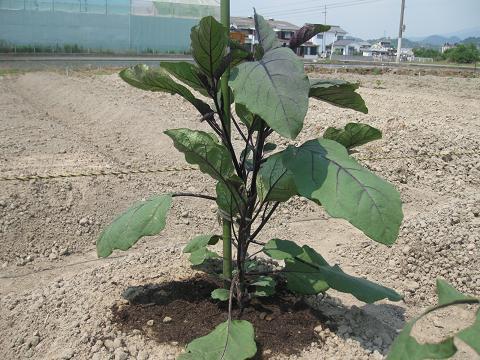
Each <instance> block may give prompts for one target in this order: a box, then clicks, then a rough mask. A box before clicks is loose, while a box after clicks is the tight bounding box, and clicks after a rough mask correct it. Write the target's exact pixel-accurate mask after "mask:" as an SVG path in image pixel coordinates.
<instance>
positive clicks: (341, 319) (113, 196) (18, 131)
mask: <svg viewBox="0 0 480 360" xmlns="http://www.w3.org/2000/svg"><path fill="white" fill-rule="evenodd" d="M311 75H315V74H311ZM337 75H338V76H334V75H320V74H318V76H325V77H330V78H331V77H337V78H345V79H348V80H350V81H359V82H360V84H361V87H360V89H359V92H360V93H361V95H362V96H363V97H364V98H365V100H366V102H367V105H368V107H369V110H370V111H369V114H368V115H363V114H359V113H356V112H353V111H351V110H347V109H339V108H335V107H332V106H330V105H328V104H324V103H320V102H317V101H312V102H311V104H310V110H309V113H308V114H307V119H306V124H305V127H304V130H303V131H302V133H301V135H300V137H299V139H298V140H297V143H301V142H302V141H304V140H307V139H310V138H313V137H317V136H321V134H322V133H323V131H324V130H325V129H326V128H327V127H328V126H337V127H340V126H343V125H345V124H346V123H348V122H352V121H361V122H365V123H368V124H371V125H373V126H376V127H378V128H380V129H381V130H382V131H383V134H384V138H383V139H382V140H380V141H377V142H374V143H371V144H368V145H366V146H363V147H362V148H360V150H359V153H357V154H355V155H354V156H356V157H357V158H358V159H360V161H361V162H362V163H363V164H364V165H365V166H367V167H369V168H370V169H371V170H372V171H374V172H376V173H377V174H379V175H380V176H382V177H384V178H386V179H387V180H389V181H390V182H392V183H393V184H394V185H395V186H396V187H397V188H398V189H399V190H400V192H401V196H402V199H403V201H404V213H405V220H404V222H403V225H402V229H401V232H400V236H399V238H398V241H397V243H396V244H395V245H394V246H392V247H389V248H387V247H385V246H381V245H378V244H376V243H374V242H372V241H370V240H369V239H367V238H366V237H365V236H364V235H363V234H362V233H361V232H359V231H357V230H356V229H354V228H352V227H351V226H349V224H348V223H346V222H344V221H341V220H337V219H331V218H330V217H329V216H328V215H327V214H326V213H325V212H323V211H322V209H320V208H318V207H317V206H316V205H313V204H311V203H309V202H308V201H305V200H302V199H298V198H295V199H292V200H290V201H289V202H287V203H286V204H282V206H281V207H280V208H279V210H278V211H277V213H276V214H275V215H274V216H273V218H272V222H271V225H269V226H268V227H267V228H266V230H265V234H264V235H263V240H268V239H269V238H271V237H273V236H279V237H281V238H285V239H292V240H295V241H298V242H299V243H302V244H308V245H309V246H312V247H313V248H315V249H316V250H317V251H319V252H320V253H321V254H322V255H324V256H325V258H326V259H327V260H328V261H329V262H330V263H338V264H339V265H340V266H341V267H342V268H343V269H344V270H345V271H348V272H349V273H351V274H353V275H356V276H365V277H367V278H369V279H370V280H373V281H377V282H380V283H382V284H384V285H386V286H389V287H392V288H394V289H395V290H397V291H398V292H400V293H402V294H404V295H405V302H401V303H390V302H388V301H382V302H379V303H378V304H374V305H365V304H363V303H360V302H358V301H356V300H355V299H354V298H352V297H351V296H348V295H345V294H341V293H338V292H334V291H331V292H329V296H327V297H325V298H321V297H318V298H317V297H308V298H306V299H305V301H306V302H307V303H309V304H310V305H311V306H312V307H314V308H315V309H316V310H317V311H320V312H321V313H322V314H323V316H324V317H325V319H327V318H328V320H325V323H321V324H320V326H319V327H318V326H317V327H316V333H317V340H315V341H311V342H310V343H309V345H308V346H306V347H305V348H304V350H303V351H302V352H301V353H300V354H299V355H291V356H290V358H302V359H377V358H378V359H381V358H382V357H383V356H384V355H385V354H386V353H387V351H388V348H389V346H390V344H391V342H392V341H393V339H394V337H395V336H396V334H397V330H398V329H400V328H401V327H402V326H403V325H404V322H405V321H406V320H408V319H410V318H412V317H413V316H415V315H417V314H418V313H419V312H421V310H422V309H424V308H425V307H426V306H428V305H431V304H433V303H435V301H436V299H435V294H434V284H435V278H436V277H442V278H444V279H446V280H447V281H449V282H451V283H453V284H454V285H455V286H456V287H457V288H458V289H459V290H461V291H464V292H466V293H470V294H472V295H477V296H479V295H480V216H479V214H480V195H479V194H480V192H479V189H480V155H479V152H478V148H479V145H480V79H479V78H460V77H436V76H400V75H393V74H384V75H382V76H375V75H354V74H337ZM0 120H1V121H0V151H1V155H0V156H1V157H0V174H1V175H2V176H9V175H19V174H35V173H38V174H63V173H82V172H86V171H94V170H99V169H112V170H117V169H122V170H123V169H139V168H142V169H144V168H162V167H166V166H173V165H183V164H185V162H184V160H183V156H182V155H181V154H179V153H177V152H176V151H175V150H174V149H173V146H172V145H171V142H170V141H169V140H168V138H167V137H166V136H165V135H163V131H164V130H166V129H169V128H178V127H193V128H198V129H205V127H204V124H202V123H200V121H199V118H198V117H197V116H196V115H195V113H194V111H193V110H192V109H191V107H190V106H189V105H188V104H187V103H186V102H184V101H182V100H181V99H179V98H178V97H175V96H170V95H166V94H155V93H148V92H142V91H140V90H136V89H133V88H131V87H129V86H127V85H126V84H124V83H123V82H122V81H121V80H120V79H119V78H118V77H117V76H116V75H108V76H97V75H88V74H87V75H85V74H74V75H72V74H70V76H66V75H64V74H59V73H47V72H39V73H28V74H25V75H19V76H5V77H0ZM237 140H238V139H237ZM275 140H276V141H278V142H280V144H281V146H280V149H281V148H283V147H284V146H286V145H287V144H289V143H290V142H288V141H286V140H285V139H280V138H277V139H275ZM213 185H214V183H213V181H211V180H210V179H209V178H208V177H206V176H204V175H202V174H201V173H199V172H198V171H181V172H159V173H152V174H142V175H123V176H99V177H75V178H65V179H55V180H49V181H43V180H42V181H41V180H31V181H26V182H20V181H15V182H13V181H9V182H4V181H2V182H0V186H1V187H0V237H1V243H2V250H1V251H0V260H1V264H2V268H1V273H0V284H1V286H0V329H1V330H0V331H1V333H0V353H1V354H3V355H4V356H3V358H5V359H20V358H33V359H70V358H73V359H111V358H112V359H129V358H131V359H173V358H174V357H175V356H176V355H177V354H178V353H179V352H180V351H181V349H182V347H181V346H180V344H175V343H173V344H172V343H171V342H170V343H168V344H159V343H158V342H157V341H156V340H155V339H153V338H152V337H150V336H146V335H145V334H144V333H142V331H135V330H140V329H129V328H123V327H122V326H120V325H119V324H116V323H115V322H114V321H113V320H114V317H113V314H112V310H111V309H112V306H114V305H115V304H117V305H115V306H119V305H118V304H120V305H121V303H118V301H121V299H122V296H121V295H122V293H123V292H124V291H125V290H126V289H127V288H130V287H132V286H141V285H145V284H157V285H159V286H161V284H165V283H167V282H169V281H184V280H186V279H190V278H192V277H193V276H195V274H196V272H195V271H193V270H191V269H190V267H189V265H188V261H187V260H186V258H185V257H184V255H183V254H182V253H181V249H182V247H183V246H184V244H185V243H186V242H187V241H188V240H189V239H190V238H191V237H193V236H194V235H196V234H199V233H212V232H218V231H219V225H218V219H217V215H216V213H215V207H214V206H211V205H210V204H209V203H206V201H204V200H200V199H196V200H194V201H188V202H187V201H185V200H179V201H175V203H174V206H173V208H172V212H171V215H170V216H169V219H168V226H167V229H165V231H164V232H163V233H162V234H161V235H159V236H156V237H152V238H150V239H145V240H142V241H141V242H139V244H138V245H137V246H136V247H135V249H133V250H132V251H130V252H129V253H122V252H119V253H115V254H114V256H113V257H111V258H109V259H105V260H100V261H98V260H96V257H95V253H94V242H95V239H96V238H97V236H98V234H99V232H100V231H101V229H102V228H103V227H104V226H105V225H106V224H108V223H109V221H111V220H112V218H113V217H114V216H115V215H116V214H118V213H119V212H120V211H122V210H123V209H125V208H127V207H128V206H129V205H130V204H132V203H133V202H135V201H137V200H139V199H142V198H146V197H149V196H151V195H153V194H158V193H162V192H166V191H172V190H176V191H195V192H202V193H213ZM176 200H177V199H176ZM470 314H471V311H466V310H464V309H459V310H458V311H457V313H456V316H454V317H452V316H448V314H442V313H440V314H439V315H438V316H436V317H435V318H434V319H433V320H432V323H433V324H435V326H428V324H427V325H425V326H426V327H425V329H423V331H419V333H420V334H421V335H422V338H430V337H435V336H437V337H438V336H439V334H441V333H442V331H441V329H442V328H448V326H447V325H449V326H450V327H451V326H453V327H455V326H461V325H462V326H463V325H465V324H467V323H468V322H471V321H472V317H471V315H470ZM172 318H173V317H172ZM173 320H175V319H173ZM447 323H448V324H447ZM437 325H438V326H437ZM331 329H333V330H331ZM263 350H269V349H262V351H263ZM270 350H271V349H270ZM266 355H269V356H270V355H272V354H269V353H268V352H267V353H266ZM275 357H276V358H282V355H278V356H277V355H275ZM283 358H288V356H283ZM457 358H458V359H470V358H474V357H473V355H472V354H471V353H468V352H465V353H460V354H459V355H458V356H457Z"/></svg>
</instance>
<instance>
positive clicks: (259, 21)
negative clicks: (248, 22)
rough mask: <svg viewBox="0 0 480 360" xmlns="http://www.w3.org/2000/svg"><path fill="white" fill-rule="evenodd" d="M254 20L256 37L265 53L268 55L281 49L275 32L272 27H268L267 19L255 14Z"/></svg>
mask: <svg viewBox="0 0 480 360" xmlns="http://www.w3.org/2000/svg"><path fill="white" fill-rule="evenodd" d="M254 20H255V31H256V37H257V39H258V43H259V44H260V46H261V47H262V49H263V51H264V52H265V53H266V52H268V51H270V50H272V49H275V48H278V47H280V42H279V41H278V38H277V35H276V34H275V31H273V29H272V28H271V27H270V25H268V22H267V21H266V20H265V18H264V17H263V16H262V15H258V14H257V12H255V16H254Z"/></svg>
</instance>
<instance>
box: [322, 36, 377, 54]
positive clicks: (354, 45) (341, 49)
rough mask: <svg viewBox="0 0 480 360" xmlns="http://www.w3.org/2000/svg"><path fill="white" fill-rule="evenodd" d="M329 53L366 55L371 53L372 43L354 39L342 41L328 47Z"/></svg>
mask: <svg viewBox="0 0 480 360" xmlns="http://www.w3.org/2000/svg"><path fill="white" fill-rule="evenodd" d="M327 51H329V52H331V53H332V54H334V55H348V56H354V55H360V56H362V55H364V53H365V52H367V53H368V52H369V51H370V43H368V42H365V41H357V40H353V39H341V40H337V41H335V42H334V43H332V44H330V45H328V46H327Z"/></svg>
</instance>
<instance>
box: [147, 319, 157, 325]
mask: <svg viewBox="0 0 480 360" xmlns="http://www.w3.org/2000/svg"><path fill="white" fill-rule="evenodd" d="M154 323H155V321H153V320H148V321H147V325H148V326H153V324H154Z"/></svg>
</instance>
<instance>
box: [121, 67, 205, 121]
mask: <svg viewBox="0 0 480 360" xmlns="http://www.w3.org/2000/svg"><path fill="white" fill-rule="evenodd" d="M120 77H121V78H122V79H123V80H124V81H125V82H127V83H128V84H130V85H132V86H134V87H136V88H138V89H142V90H147V91H160V92H166V93H169V94H177V95H180V96H181V97H183V98H184V99H185V100H187V101H188V102H190V103H191V104H192V105H193V106H195V108H196V109H197V110H198V111H199V112H200V114H202V115H206V114H209V113H211V112H213V110H212V109H211V107H210V106H209V105H208V104H206V103H204V102H203V101H202V100H200V99H197V98H196V97H195V96H194V95H193V94H192V92H191V91H190V90H188V89H187V88H186V87H185V86H183V85H181V84H178V83H176V82H175V81H173V79H172V78H171V77H170V76H169V75H168V74H167V73H165V72H164V70H162V69H151V68H149V67H148V66H147V65H136V66H134V67H131V68H127V69H124V70H122V71H121V72H120Z"/></svg>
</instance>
